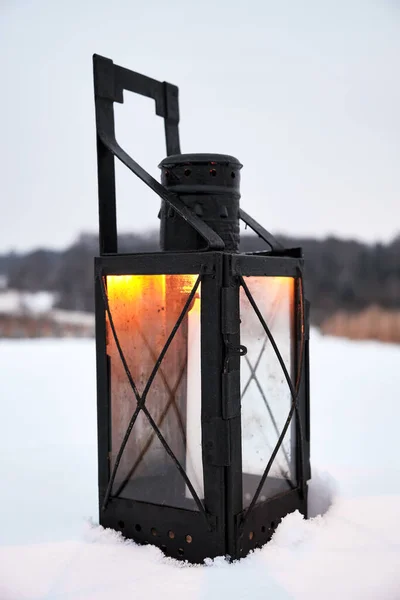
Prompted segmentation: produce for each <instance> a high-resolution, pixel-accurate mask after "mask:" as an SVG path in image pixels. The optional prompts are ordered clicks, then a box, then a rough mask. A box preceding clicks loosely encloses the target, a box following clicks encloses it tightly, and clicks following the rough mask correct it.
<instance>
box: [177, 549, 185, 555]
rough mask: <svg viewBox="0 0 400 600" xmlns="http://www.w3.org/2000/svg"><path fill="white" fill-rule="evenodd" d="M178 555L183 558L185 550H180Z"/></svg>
mask: <svg viewBox="0 0 400 600" xmlns="http://www.w3.org/2000/svg"><path fill="white" fill-rule="evenodd" d="M178 554H179V556H183V555H184V554H185V551H184V549H183V548H178Z"/></svg>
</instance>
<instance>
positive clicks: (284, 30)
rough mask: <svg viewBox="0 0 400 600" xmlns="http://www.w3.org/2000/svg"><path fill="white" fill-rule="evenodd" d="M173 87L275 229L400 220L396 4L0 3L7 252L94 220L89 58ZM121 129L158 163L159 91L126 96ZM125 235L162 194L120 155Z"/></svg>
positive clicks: (54, 239) (345, 230)
mask: <svg viewBox="0 0 400 600" xmlns="http://www.w3.org/2000/svg"><path fill="white" fill-rule="evenodd" d="M93 53H97V54H101V55H103V56H106V57H108V58H111V59H113V60H114V62H115V63H116V64H120V65H122V66H125V67H127V68H129V69H132V70H134V71H138V72H140V73H144V74H146V75H148V76H150V77H153V78H155V79H159V80H161V81H164V80H165V81H169V82H170V83H174V84H176V85H178V86H179V89H180V112H181V124H180V135H181V147H182V151H183V152H217V153H227V154H232V155H234V156H236V157H237V158H239V159H240V161H241V162H242V163H243V165H244V167H243V170H242V184H241V190H242V199H241V205H242V207H243V208H244V209H245V210H246V211H247V212H249V213H250V214H251V215H252V216H254V217H255V218H256V219H258V220H259V221H260V222H261V223H262V224H263V225H264V227H266V228H267V229H269V230H270V231H272V232H275V233H278V232H280V233H288V234H292V235H297V236H306V235H307V236H308V235H310V236H315V237H322V236H326V235H337V236H340V237H345V238H350V237H351V238H356V239H360V240H364V241H368V242H375V241H383V242H386V241H390V240H391V239H392V238H393V237H394V236H395V235H397V234H398V233H399V231H400V208H399V202H398V198H399V192H400V178H399V176H398V173H399V170H398V156H399V151H400V111H399V106H400V77H399V59H400V2H398V1H396V0H324V2H321V1H320V0H302V1H301V2H299V1H297V0H247V2H245V3H243V2H242V1H239V0H230V1H229V2H228V1H227V0H219V1H218V0H214V1H213V2H211V0H202V2H196V3H194V2H188V1H187V0H186V1H185V2H184V1H182V0H169V1H168V2H165V1H161V0H147V1H146V2H143V1H140V2H138V0H133V1H132V0H130V1H129V2H128V1H127V0H113V2H110V1H109V0H107V1H106V0H86V1H85V2H78V0H68V2H62V3H61V2H57V1H54V0H52V1H50V0H36V1H29V0H0V71H1V88H2V90H3V91H2V94H1V96H0V114H1V136H0V161H1V162H0V164H1V195H0V202H1V221H0V252H5V251H9V250H17V251H22V250H23V251H25V250H28V249H31V248H34V247H38V246H40V247H53V248H62V247H65V246H66V245H68V244H71V243H72V242H73V241H74V240H75V239H76V237H77V236H78V235H79V233H81V232H96V231H97V227H98V215H97V174H96V146H95V126H94V102H93V82H92V55H93ZM115 114H116V128H117V138H118V140H119V142H120V143H121V145H122V146H123V147H124V148H125V149H126V150H127V151H128V152H129V153H130V154H131V155H132V156H133V157H134V158H135V159H136V160H137V161H138V162H139V163H141V164H142V165H143V166H144V167H145V168H146V169H147V170H148V171H149V172H150V173H151V174H152V175H154V176H155V177H157V178H159V170H158V168H157V165H158V163H159V162H160V160H162V158H164V156H165V144H164V138H163V121H162V119H161V118H160V117H157V116H156V115H155V112H154V102H153V101H152V100H150V99H148V98H142V97H139V96H134V95H133V94H130V93H129V92H125V102H124V104H117V105H115ZM117 194H118V227H119V231H120V232H128V231H138V232H145V231H148V230H151V229H156V228H158V220H157V214H158V209H159V200H158V198H157V197H156V196H155V195H154V194H153V193H152V192H150V191H149V190H147V189H146V188H145V186H144V184H142V183H141V182H140V181H138V180H137V179H136V178H135V176H134V175H133V174H131V173H130V172H128V171H127V170H126V168H125V167H123V166H122V165H118V166H117Z"/></svg>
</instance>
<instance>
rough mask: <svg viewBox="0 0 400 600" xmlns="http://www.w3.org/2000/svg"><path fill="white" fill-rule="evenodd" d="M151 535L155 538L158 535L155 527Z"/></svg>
mask: <svg viewBox="0 0 400 600" xmlns="http://www.w3.org/2000/svg"><path fill="white" fill-rule="evenodd" d="M151 535H154V537H155V536H156V535H157V529H155V528H154V527H152V528H151Z"/></svg>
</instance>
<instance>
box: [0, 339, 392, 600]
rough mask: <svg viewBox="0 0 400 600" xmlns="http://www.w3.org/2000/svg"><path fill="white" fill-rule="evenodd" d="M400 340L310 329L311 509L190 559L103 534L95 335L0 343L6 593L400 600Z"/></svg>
mask: <svg viewBox="0 0 400 600" xmlns="http://www.w3.org/2000/svg"><path fill="white" fill-rule="evenodd" d="M399 358H400V347H398V346H393V345H380V344H378V343H373V342H349V341H344V340H340V339H332V338H328V337H322V336H321V335H320V334H318V333H317V332H313V334H312V354H311V369H312V390H311V391H312V419H311V427H312V428H311V435H312V446H311V448H312V465H313V480H312V482H311V485H310V515H311V516H312V517H313V518H311V519H309V520H308V521H305V520H304V519H303V518H302V517H301V515H299V514H298V513H294V514H291V515H288V516H287V517H286V518H285V519H284V520H283V521H282V523H281V525H280V526H279V527H278V529H277V531H276V533H275V535H274V537H273V539H272V541H271V542H270V543H269V544H267V545H266V546H264V547H263V548H262V549H261V550H256V551H255V552H254V553H253V554H251V555H250V556H248V557H247V558H245V559H244V560H242V561H240V562H237V563H235V564H231V565H230V564H228V563H226V561H225V560H224V559H223V558H218V559H216V560H214V561H208V564H206V565H205V566H189V565H185V564H182V563H177V562H175V561H173V560H170V559H167V558H165V557H163V555H162V553H161V551H159V550H158V549H157V548H155V547H152V546H146V547H140V546H137V545H135V544H134V543H132V542H127V541H124V540H123V539H122V538H121V537H120V536H119V535H118V534H116V533H114V532H112V531H105V530H102V529H101V528H100V527H98V526H96V525H95V524H89V523H88V521H90V520H92V521H93V522H94V523H95V522H96V518H97V505H96V502H97V499H96V486H97V481H96V478H97V472H96V468H97V465H96V406H95V405H96V402H95V371H94V366H95V361H94V343H93V341H92V340H70V339H68V340H31V341H14V340H2V341H1V340H0V363H1V365H2V377H1V378H0V399H1V400H0V401H1V409H2V418H1V420H0V478H1V495H0V599H1V600H28V599H29V600H33V599H34V600H39V599H40V600H53V599H54V600H56V599H60V600H61V599H62V600H64V599H65V600H78V599H79V600H91V599H93V600H109V599H110V600H111V599H113V600H119V599H121V600H122V599H124V600H125V599H127V598H135V597H137V598H146V599H148V600H152V599H155V598H165V599H172V598H174V599H179V598H190V599H192V598H193V599H194V600H203V599H204V600H205V599H206V598H207V600H214V599H215V600H216V599H217V598H218V600H220V598H221V596H222V595H224V596H226V597H227V598H228V597H229V598H233V599H238V600H241V599H246V598H252V599H257V600H258V599H260V600H261V599H265V600H286V599H296V600H297V599H299V600H303V599H304V600H306V599H307V600H314V599H315V600H317V599H318V600H320V599H322V598H323V599H324V600H330V599H332V600H333V599H335V600H336V599H338V598H340V600H347V599H349V600H358V599H361V598H362V599H363V600H365V599H367V600H369V599H377V600H386V599H387V600H389V599H393V600H398V599H399V598H400V569H399V565H400V453H399V452H398V449H397V438H398V423H399V419H400V402H399V399H398V394H397V390H398V389H399V387H400V369H399V368H398V365H399Z"/></svg>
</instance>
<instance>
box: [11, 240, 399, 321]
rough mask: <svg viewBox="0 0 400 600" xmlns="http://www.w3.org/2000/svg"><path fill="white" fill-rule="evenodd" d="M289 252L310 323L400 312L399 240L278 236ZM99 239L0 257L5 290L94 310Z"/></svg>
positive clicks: (247, 246)
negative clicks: (341, 313)
mask: <svg viewBox="0 0 400 600" xmlns="http://www.w3.org/2000/svg"><path fill="white" fill-rule="evenodd" d="M277 237H278V239H279V240H280V241H282V242H283V243H284V244H285V245H286V246H287V247H298V246H301V247H302V248H303V250H304V257H305V259H306V270H305V285H306V294H307V297H308V299H309V300H310V301H311V303H312V320H313V322H314V323H315V324H320V323H321V322H322V321H323V320H324V319H325V318H327V317H329V316H330V315H332V314H333V313H335V312H336V311H338V310H345V311H348V312H358V311H359V310H361V309H363V308H366V307H368V306H371V305H377V306H380V307H383V308H392V309H393V308H400V235H399V236H398V237H397V238H396V239H395V240H393V241H392V242H391V243H389V244H386V245H384V244H375V245H366V244H363V243H360V242H356V241H347V240H341V239H337V238H334V237H329V238H327V239H324V240H315V239H311V238H304V239H300V238H288V237H283V236H277ZM119 249H120V251H121V252H139V251H146V252H151V251H155V250H158V249H159V246H158V237H157V235H156V234H149V235H148V236H139V235H135V234H130V235H122V236H120V246H119ZM261 249H264V245H263V242H262V241H261V240H260V239H258V238H256V237H253V236H250V235H246V234H244V235H242V242H241V250H242V251H244V252H248V251H252V250H261ZM96 254H97V237H96V236H95V235H88V234H84V235H81V236H80V238H79V239H78V240H77V242H76V243H75V244H73V245H72V246H70V247H69V248H67V249H66V250H64V251H54V250H46V249H40V250H34V251H32V252H28V253H26V254H17V253H10V254H6V255H0V274H1V275H5V276H6V277H7V280H8V287H9V288H13V289H18V290H24V291H41V290H48V291H52V292H55V293H56V294H57V297H58V307H59V308H64V309H69V310H79V311H93V305H94V301H93V256H95V255H96Z"/></svg>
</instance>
